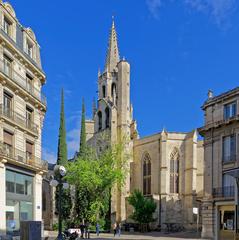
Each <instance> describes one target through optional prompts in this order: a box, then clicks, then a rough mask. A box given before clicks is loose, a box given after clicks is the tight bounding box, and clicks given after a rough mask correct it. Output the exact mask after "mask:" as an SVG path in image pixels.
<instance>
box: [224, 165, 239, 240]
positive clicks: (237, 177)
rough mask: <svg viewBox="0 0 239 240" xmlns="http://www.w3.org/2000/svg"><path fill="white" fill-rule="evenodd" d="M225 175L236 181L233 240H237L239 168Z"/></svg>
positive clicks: (226, 172)
mask: <svg viewBox="0 0 239 240" xmlns="http://www.w3.org/2000/svg"><path fill="white" fill-rule="evenodd" d="M224 173H225V174H227V175H230V176H231V177H233V178H234V179H235V181H236V191H235V224H234V226H235V235H234V239H235V240H239V168H234V169H231V170H228V171H225V172H224Z"/></svg>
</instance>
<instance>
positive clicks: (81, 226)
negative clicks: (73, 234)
mask: <svg viewBox="0 0 239 240" xmlns="http://www.w3.org/2000/svg"><path fill="white" fill-rule="evenodd" d="M84 230H85V225H84V222H82V223H81V225H80V231H81V236H80V237H81V238H84Z"/></svg>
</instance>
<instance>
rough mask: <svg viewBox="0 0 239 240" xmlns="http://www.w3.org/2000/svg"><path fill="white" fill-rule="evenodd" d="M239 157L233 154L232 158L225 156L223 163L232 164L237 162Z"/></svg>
mask: <svg viewBox="0 0 239 240" xmlns="http://www.w3.org/2000/svg"><path fill="white" fill-rule="evenodd" d="M237 158H238V156H237V155H236V154H232V155H230V156H223V158H222V162H223V163H232V162H235V161H236V160H237Z"/></svg>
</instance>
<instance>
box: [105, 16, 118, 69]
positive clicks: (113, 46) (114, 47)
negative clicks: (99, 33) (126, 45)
mask: <svg viewBox="0 0 239 240" xmlns="http://www.w3.org/2000/svg"><path fill="white" fill-rule="evenodd" d="M119 61H120V57H119V49H118V43H117V33H116V29H115V23H114V16H112V27H111V30H110V36H109V42H108V49H107V55H106V63H105V71H108V72H113V70H114V68H115V67H116V65H117V63H118V62H119Z"/></svg>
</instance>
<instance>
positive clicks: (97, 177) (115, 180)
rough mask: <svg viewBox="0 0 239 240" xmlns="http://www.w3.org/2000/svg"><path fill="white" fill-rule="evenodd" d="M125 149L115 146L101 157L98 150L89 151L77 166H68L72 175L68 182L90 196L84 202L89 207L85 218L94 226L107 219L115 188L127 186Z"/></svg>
mask: <svg viewBox="0 0 239 240" xmlns="http://www.w3.org/2000/svg"><path fill="white" fill-rule="evenodd" d="M122 149H123V148H122V147H121V146H119V145H115V146H112V147H106V148H105V149H104V150H102V152H101V153H100V154H97V152H96V151H95V150H94V149H92V148H89V147H88V148H87V150H86V152H85V153H84V156H81V155H79V157H78V159H77V160H76V161H75V162H74V163H69V164H68V172H70V174H68V176H67V181H68V182H69V183H70V184H74V185H75V186H76V188H78V189H79V190H81V191H84V192H85V193H87V195H86V196H85V198H86V197H87V199H86V201H85V199H83V200H84V201H83V203H84V204H86V205H85V208H84V211H83V213H81V214H84V219H85V220H87V221H90V222H91V223H95V222H96V221H99V220H102V219H103V220H104V219H105V217H106V214H107V213H108V210H109V200H110V191H111V189H112V188H113V187H114V186H115V184H117V185H119V186H122V185H123V183H124V180H125V176H126V173H127V170H126V164H125V163H126V162H127V156H124V157H122V156H123V155H124V154H123V153H122ZM119 162H120V164H119ZM119 166H120V167H119ZM80 196H81V197H83V196H82V195H80ZM78 204H80V202H79V203H78ZM81 217H82V216H81Z"/></svg>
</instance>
